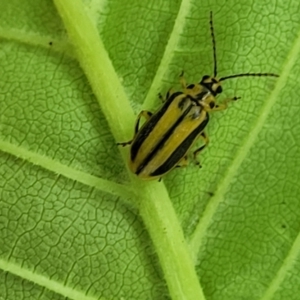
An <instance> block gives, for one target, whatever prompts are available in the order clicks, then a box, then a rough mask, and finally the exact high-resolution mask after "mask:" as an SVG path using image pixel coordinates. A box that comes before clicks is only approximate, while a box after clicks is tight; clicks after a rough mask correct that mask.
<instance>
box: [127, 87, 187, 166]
mask: <svg viewBox="0 0 300 300" xmlns="http://www.w3.org/2000/svg"><path fill="white" fill-rule="evenodd" d="M181 94H183V93H182V92H176V93H173V94H171V95H170V97H169V98H168V99H167V101H166V102H165V103H164V105H163V106H162V108H161V109H160V110H159V111H157V112H156V113H155V114H153V115H152V116H151V118H150V119H149V121H148V122H146V123H145V124H144V125H143V126H142V128H141V129H140V131H139V132H138V133H137V136H136V138H135V139H134V142H133V143H132V145H131V153H130V155H131V161H134V160H135V158H136V156H137V154H138V151H139V149H140V147H141V145H142V144H143V143H144V141H145V139H146V138H147V137H148V135H149V133H150V132H151V131H152V130H153V128H154V127H155V126H156V124H157V122H158V121H159V120H160V119H161V117H162V116H163V115H164V113H165V112H166V110H167V109H168V108H169V106H170V104H171V103H172V102H173V100H174V99H175V98H176V97H177V96H179V95H181Z"/></svg>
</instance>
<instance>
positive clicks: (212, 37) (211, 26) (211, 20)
mask: <svg viewBox="0 0 300 300" xmlns="http://www.w3.org/2000/svg"><path fill="white" fill-rule="evenodd" d="M212 15H213V14H212V11H211V12H210V21H209V24H210V34H211V41H212V46H213V53H214V77H216V76H217V55H216V40H215V34H214V24H213V16H212Z"/></svg>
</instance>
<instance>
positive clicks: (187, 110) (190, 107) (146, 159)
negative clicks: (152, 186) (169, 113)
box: [136, 95, 193, 175]
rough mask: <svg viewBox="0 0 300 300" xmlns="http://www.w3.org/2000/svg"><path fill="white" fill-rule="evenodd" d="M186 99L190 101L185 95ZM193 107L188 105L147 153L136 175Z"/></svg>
mask: <svg viewBox="0 0 300 300" xmlns="http://www.w3.org/2000/svg"><path fill="white" fill-rule="evenodd" d="M186 98H188V99H190V97H189V96H188V95H187V96H186ZM186 98H185V99H186ZM192 107H193V105H190V106H188V107H187V108H186V110H185V111H184V112H183V113H182V115H181V116H180V118H178V119H177V121H176V122H175V123H174V124H173V125H172V126H171V127H170V129H169V130H168V131H167V132H166V134H165V135H164V136H163V137H162V139H161V140H160V141H159V143H158V144H157V145H156V147H155V148H154V149H153V151H151V152H150V153H149V155H148V156H147V157H145V159H144V161H143V162H142V163H141V164H140V166H139V168H138V169H137V171H136V174H137V175H138V174H139V173H141V172H142V170H143V169H144V167H145V166H146V165H147V164H148V163H149V162H150V161H151V160H152V158H153V157H154V156H155V155H156V154H157V152H158V151H159V150H160V149H161V148H162V147H163V146H164V144H165V143H166V141H167V140H168V139H169V138H170V136H171V135H172V134H173V132H174V131H175V129H176V128H177V126H178V125H179V124H180V123H181V122H182V120H183V119H184V118H185V117H186V115H187V114H188V113H189V111H190V110H191V109H192Z"/></svg>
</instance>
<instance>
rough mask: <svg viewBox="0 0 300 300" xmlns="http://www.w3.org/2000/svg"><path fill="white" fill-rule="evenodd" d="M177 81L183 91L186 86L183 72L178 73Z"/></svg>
mask: <svg viewBox="0 0 300 300" xmlns="http://www.w3.org/2000/svg"><path fill="white" fill-rule="evenodd" d="M179 81H180V84H181V86H182V88H183V89H184V90H185V89H186V86H187V84H186V80H185V78H184V71H182V72H181V73H180V75H179Z"/></svg>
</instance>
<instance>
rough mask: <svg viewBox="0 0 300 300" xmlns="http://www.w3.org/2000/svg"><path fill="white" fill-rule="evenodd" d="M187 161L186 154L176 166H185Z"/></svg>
mask: <svg viewBox="0 0 300 300" xmlns="http://www.w3.org/2000/svg"><path fill="white" fill-rule="evenodd" d="M188 163H189V160H188V156H187V155H185V156H184V157H183V158H182V159H181V160H180V161H179V163H178V165H177V166H176V168H181V167H186V166H187V165H188Z"/></svg>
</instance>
